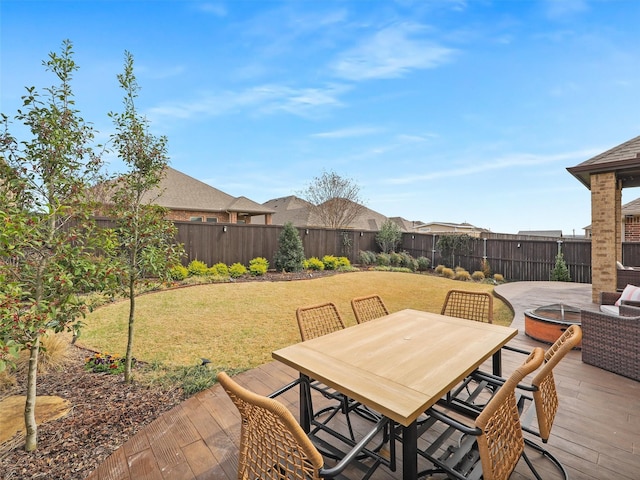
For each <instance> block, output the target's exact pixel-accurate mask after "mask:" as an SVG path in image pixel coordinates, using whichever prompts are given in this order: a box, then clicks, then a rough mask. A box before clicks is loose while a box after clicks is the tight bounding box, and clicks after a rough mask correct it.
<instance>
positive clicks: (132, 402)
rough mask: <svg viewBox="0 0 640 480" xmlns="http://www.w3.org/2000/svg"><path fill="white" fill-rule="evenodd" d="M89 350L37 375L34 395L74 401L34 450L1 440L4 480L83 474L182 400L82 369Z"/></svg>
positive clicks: (281, 276)
mask: <svg viewBox="0 0 640 480" xmlns="http://www.w3.org/2000/svg"><path fill="white" fill-rule="evenodd" d="M336 273H337V272H335V271H326V272H324V271H323V272H313V273H308V272H299V273H275V272H269V273H267V274H266V275H264V276H260V277H245V278H244V279H243V280H239V281H254V282H265V281H272V282H273V281H290V280H305V279H311V278H318V277H323V276H329V275H334V274H336ZM91 353H93V352H87V351H85V350H82V349H80V348H78V347H74V349H73V359H72V362H71V363H70V364H69V366H68V367H67V368H66V369H65V370H64V371H61V372H49V373H47V374H46V375H41V376H40V377H39V378H38V386H37V387H38V395H57V396H59V397H62V398H64V399H67V400H69V402H71V405H72V406H73V407H72V409H71V412H70V413H69V415H67V416H66V417H64V418H61V419H58V420H54V421H52V422H49V423H45V424H42V425H40V426H39V427H38V449H37V450H36V451H35V452H30V453H27V452H25V451H24V449H23V446H24V442H23V441H21V439H18V438H14V440H13V441H10V442H7V443H5V444H3V445H0V476H1V477H2V479H3V480H14V479H15V480H17V479H69V480H75V479H84V478H86V477H87V476H88V475H89V474H90V473H91V472H92V471H93V470H95V469H96V467H97V466H98V465H99V464H100V463H102V462H103V461H104V460H105V459H106V458H107V457H108V456H109V455H110V454H111V453H112V452H113V451H115V450H116V449H117V448H118V447H120V446H121V445H123V444H124V443H125V442H126V441H127V440H128V439H129V438H130V437H132V436H133V435H134V434H135V433H136V432H138V431H139V430H141V429H142V428H143V427H144V426H146V425H148V424H149V423H151V422H152V421H153V420H154V419H156V418H157V417H158V416H159V415H160V414H162V413H163V412H166V411H168V410H170V409H171V408H173V407H174V406H176V405H178V404H179V403H180V402H182V401H183V400H184V396H183V392H182V389H180V388H169V389H165V390H162V389H160V388H155V387H154V388H149V387H146V386H144V385H141V384H139V383H133V384H129V385H127V384H125V383H124V382H123V375H106V374H96V373H91V372H87V371H86V370H85V369H84V360H85V357H86V356H88V355H91ZM20 380H24V379H21V378H18V381H19V382H20ZM4 394H6V395H25V394H26V392H25V385H24V384H20V383H19V384H18V385H17V386H16V387H15V388H14V389H12V390H11V391H9V392H4ZM0 415H1V413H0Z"/></svg>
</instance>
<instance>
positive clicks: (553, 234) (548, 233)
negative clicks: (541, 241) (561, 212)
mask: <svg viewBox="0 0 640 480" xmlns="http://www.w3.org/2000/svg"><path fill="white" fill-rule="evenodd" d="M518 235H522V236H527V237H550V238H560V237H562V230H520V231H519V232H518Z"/></svg>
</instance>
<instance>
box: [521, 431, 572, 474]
mask: <svg viewBox="0 0 640 480" xmlns="http://www.w3.org/2000/svg"><path fill="white" fill-rule="evenodd" d="M524 443H525V444H526V445H528V446H530V447H531V448H533V449H534V450H536V451H537V452H539V453H540V454H541V455H542V456H544V457H545V458H547V459H548V460H550V461H551V463H553V464H554V465H555V467H556V468H557V469H558V471H559V472H560V473H561V474H562V478H563V479H564V480H569V474H568V473H567V470H566V469H565V468H564V465H562V464H561V463H560V460H558V459H557V458H556V457H555V456H554V455H553V454H552V453H551V452H549V450H546V449H545V448H543V447H542V446H540V445H538V444H537V443H535V442H534V441H532V440H529V439H528V438H525V439H524ZM524 455H525V454H523V456H524ZM525 461H526V462H527V465H529V468H531V470H532V472H533V474H534V475H535V476H536V478H538V479H539V478H540V477H538V475H537V473H536V471H535V469H534V468H533V466H532V465H531V463H530V461H529V459H528V457H526V456H525Z"/></svg>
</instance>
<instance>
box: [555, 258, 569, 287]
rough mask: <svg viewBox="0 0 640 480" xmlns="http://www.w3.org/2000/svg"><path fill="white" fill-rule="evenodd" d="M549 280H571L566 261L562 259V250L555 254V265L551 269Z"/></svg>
mask: <svg viewBox="0 0 640 480" xmlns="http://www.w3.org/2000/svg"><path fill="white" fill-rule="evenodd" d="M551 280H552V281H555V282H570V281H571V275H570V274H569V268H568V267H567V263H566V262H565V261H564V256H563V255H562V252H558V255H556V265H555V267H554V268H553V270H551Z"/></svg>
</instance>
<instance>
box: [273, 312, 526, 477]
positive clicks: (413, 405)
mask: <svg viewBox="0 0 640 480" xmlns="http://www.w3.org/2000/svg"><path fill="white" fill-rule="evenodd" d="M517 333H518V330H517V329H514V328H510V327H504V326H500V325H495V324H488V323H481V322H474V321H471V320H465V319H460V318H454V317H447V316H444V315H439V314H435V313H430V312H423V311H419V310H411V309H407V310H401V311H399V312H395V313H392V314H390V315H387V316H385V317H380V318H378V319H375V320H371V321H369V322H366V323H361V324H358V325H355V326H352V327H349V328H346V329H344V330H340V331H338V332H334V333H330V334H327V335H324V336H322V337H318V338H315V339H312V340H307V341H305V342H301V343H297V344H294V345H290V346H288V347H285V348H282V349H280V350H276V351H274V352H273V353H272V356H273V358H274V359H276V360H278V361H280V362H283V363H284V364H286V365H288V366H290V367H292V368H294V369H296V370H297V371H298V372H300V373H301V374H303V375H306V376H308V377H310V378H312V379H314V380H317V381H320V382H322V383H324V384H326V385H328V386H329V387H332V388H334V389H336V390H337V391H339V392H341V393H343V394H345V395H347V396H348V397H349V398H352V399H353V400H356V401H358V402H360V403H362V404H364V405H366V406H368V407H370V408H372V409H373V410H375V411H377V412H378V413H380V414H382V415H384V416H386V417H388V418H390V419H391V420H393V421H394V422H397V423H398V424H400V425H401V426H402V454H403V461H402V464H403V471H402V475H403V477H402V478H403V479H404V480H414V479H415V478H416V475H417V468H418V455H417V443H418V438H417V426H416V425H417V423H416V421H417V419H418V417H419V416H420V415H421V414H422V413H424V412H425V411H426V410H427V409H428V408H429V407H431V406H432V405H434V404H435V403H436V402H437V401H438V400H439V399H440V398H442V397H443V396H444V395H446V393H447V392H449V391H450V390H451V389H452V388H453V387H454V386H455V385H456V384H457V383H458V382H460V381H461V380H463V379H464V378H465V377H466V376H467V375H469V374H470V373H471V372H472V371H474V370H475V369H476V368H478V367H479V366H480V365H481V364H482V363H483V362H484V361H485V360H488V359H489V358H490V357H491V356H493V367H494V372H495V373H500V371H499V370H500V349H501V348H502V347H503V346H504V345H505V344H506V343H507V342H508V341H509V340H510V339H512V338H513V337H514V336H515V335H516V334H517ZM300 409H301V411H300V419H301V421H304V420H303V419H306V418H308V412H307V411H306V402H300ZM303 426H305V425H304V424H303Z"/></svg>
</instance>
